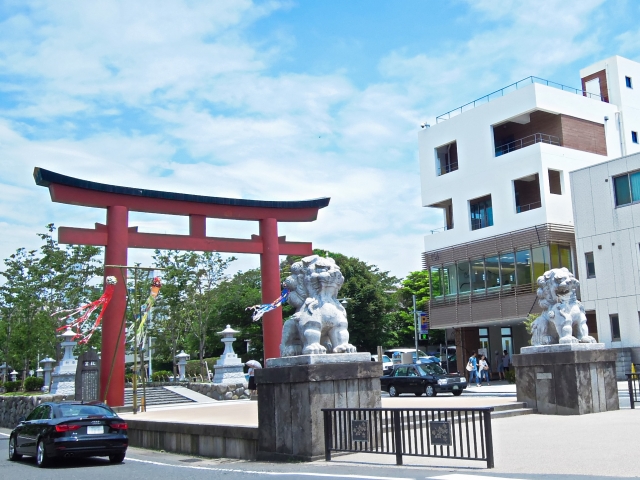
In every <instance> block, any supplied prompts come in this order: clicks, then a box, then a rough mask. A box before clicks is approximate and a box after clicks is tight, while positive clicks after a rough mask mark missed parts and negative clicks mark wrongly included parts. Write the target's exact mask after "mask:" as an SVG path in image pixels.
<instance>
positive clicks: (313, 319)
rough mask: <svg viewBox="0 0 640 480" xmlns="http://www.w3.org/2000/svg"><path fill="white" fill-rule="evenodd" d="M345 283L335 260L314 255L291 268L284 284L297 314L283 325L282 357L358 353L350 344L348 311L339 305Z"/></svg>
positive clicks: (289, 300)
mask: <svg viewBox="0 0 640 480" xmlns="http://www.w3.org/2000/svg"><path fill="white" fill-rule="evenodd" d="M343 283H344V277H343V276H342V272H341V271H340V268H339V267H338V266H337V265H336V262H335V260H333V259H332V258H323V257H320V256H318V255H312V256H310V257H305V258H303V259H302V260H301V261H299V262H296V263H294V264H293V265H292V266H291V275H289V276H288V277H287V279H286V280H285V284H286V286H287V288H288V290H289V299H288V302H289V303H290V304H291V305H293V306H294V307H295V309H296V313H294V314H293V315H292V316H291V317H290V318H289V319H287V321H286V322H284V326H283V328H282V344H281V345H280V355H282V356H283V357H291V356H294V355H310V354H318V353H320V354H322V353H327V352H333V353H355V352H356V348H355V347H354V346H353V345H351V344H350V343H349V332H348V331H347V326H348V323H347V314H346V311H345V309H344V307H343V306H342V305H341V304H340V302H339V301H338V291H339V290H340V287H342V284H343Z"/></svg>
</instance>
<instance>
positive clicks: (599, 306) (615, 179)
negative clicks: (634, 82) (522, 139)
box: [571, 72, 640, 378]
mask: <svg viewBox="0 0 640 480" xmlns="http://www.w3.org/2000/svg"><path fill="white" fill-rule="evenodd" d="M638 73H639V74H640V72H638ZM638 96H639V97H640V92H639V93H638ZM571 190H572V195H571V196H572V200H573V211H574V222H575V234H576V247H577V257H578V272H579V274H580V294H581V300H582V303H583V304H584V307H585V310H586V312H587V316H592V317H593V321H592V322H590V323H591V325H593V324H595V326H596V328H595V329H593V333H591V331H590V333H591V334H592V335H594V336H595V337H596V338H597V339H598V341H600V342H602V343H604V344H605V345H606V346H607V347H608V348H615V349H619V350H620V354H619V355H618V358H619V362H618V377H619V378H620V377H621V376H622V374H623V373H625V372H626V373H628V372H629V371H630V368H631V365H630V362H631V361H632V360H633V362H634V363H640V153H636V154H633V155H628V156H625V157H622V158H618V159H616V160H611V161H608V162H604V163H600V164H597V165H593V166H590V167H587V168H583V169H581V170H576V171H575V172H571Z"/></svg>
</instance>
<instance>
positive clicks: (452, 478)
mask: <svg viewBox="0 0 640 480" xmlns="http://www.w3.org/2000/svg"><path fill="white" fill-rule="evenodd" d="M427 478H428V479H429V480H520V479H517V478H505V477H485V476H484V475H465V474H463V473H452V474H450V475H440V476H439V477H427Z"/></svg>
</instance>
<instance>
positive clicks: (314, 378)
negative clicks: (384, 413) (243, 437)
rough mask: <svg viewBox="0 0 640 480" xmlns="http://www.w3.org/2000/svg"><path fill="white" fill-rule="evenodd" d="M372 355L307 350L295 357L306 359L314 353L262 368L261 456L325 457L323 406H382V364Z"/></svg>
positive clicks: (278, 458) (281, 458) (287, 458)
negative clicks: (344, 357)
mask: <svg viewBox="0 0 640 480" xmlns="http://www.w3.org/2000/svg"><path fill="white" fill-rule="evenodd" d="M354 355H357V354H354ZM366 355H367V357H366V358H367V359H368V360H367V361H364V362H363V361H356V362H344V363H317V362H318V360H317V358H318V357H326V360H327V361H330V360H333V359H331V358H330V357H333V356H334V354H330V355H303V356H300V357H290V358H295V359H296V360H294V361H295V362H303V363H305V361H304V360H302V359H301V358H302V357H314V358H309V359H307V361H306V364H302V365H292V366H279V367H274V366H269V367H268V368H264V369H261V370H256V373H255V377H256V383H257V386H258V427H259V428H258V430H259V434H258V453H257V457H258V459H259V460H276V461H290V460H302V461H312V460H317V459H320V458H324V426H323V415H322V409H323V408H380V364H379V363H377V362H372V361H371V360H370V355H369V354H366ZM279 360H280V359H279ZM281 360H282V361H286V360H287V359H281ZM276 363H277V362H276ZM272 364H273V362H272V361H270V360H267V365H272Z"/></svg>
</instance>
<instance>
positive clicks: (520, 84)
mask: <svg viewBox="0 0 640 480" xmlns="http://www.w3.org/2000/svg"><path fill="white" fill-rule="evenodd" d="M532 83H539V84H540V85H546V86H548V87H554V88H557V89H559V90H562V91H564V92H571V93H575V94H577V95H582V96H584V97H588V98H593V99H595V100H600V101H601V102H604V101H605V99H604V97H602V96H601V95H598V94H597V93H589V92H587V91H585V90H581V89H579V88H573V87H568V86H566V85H562V84H560V83H556V82H552V81H550V80H545V79H544V78H539V77H527V78H523V79H522V80H519V81H517V82H515V83H512V84H511V85H507V86H506V87H504V88H501V89H500V90H496V91H495V92H491V93H490V94H488V95H485V96H484V97H480V98H478V99H477V100H474V101H473V102H469V103H467V104H465V105H462V106H461V107H458V108H454V109H453V110H450V111H448V112H447V113H443V114H442V115H439V116H437V117H436V123H440V122H444V121H445V120H449V119H450V118H451V117H455V116H456V115H460V114H461V113H462V112H465V111H467V110H471V109H472V108H476V107H477V106H478V105H482V104H484V103H488V102H490V101H491V100H495V99H496V98H499V97H502V96H504V95H505V93H509V92H511V91H513V90H518V89H519V88H523V87H525V86H527V85H531V84H532Z"/></svg>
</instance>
